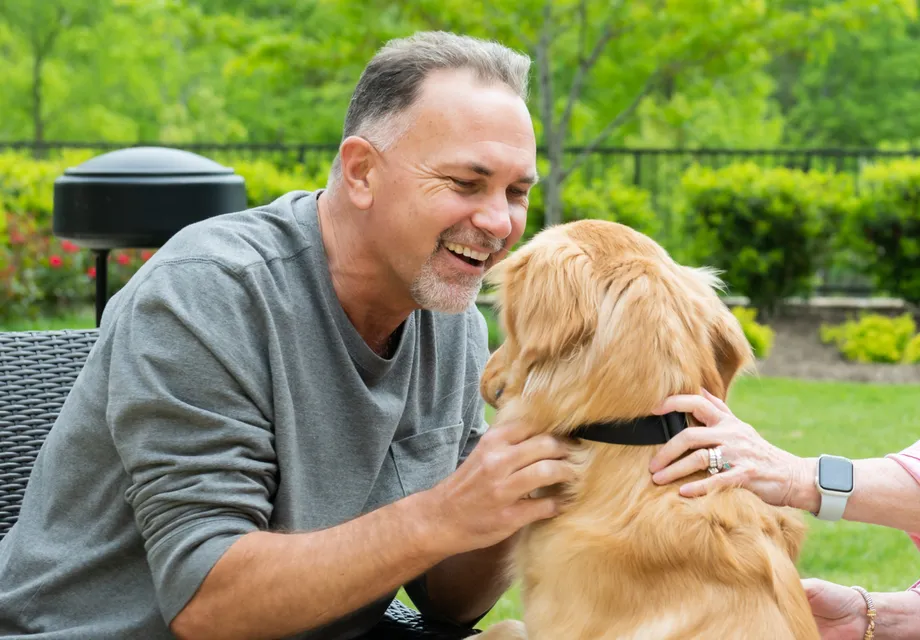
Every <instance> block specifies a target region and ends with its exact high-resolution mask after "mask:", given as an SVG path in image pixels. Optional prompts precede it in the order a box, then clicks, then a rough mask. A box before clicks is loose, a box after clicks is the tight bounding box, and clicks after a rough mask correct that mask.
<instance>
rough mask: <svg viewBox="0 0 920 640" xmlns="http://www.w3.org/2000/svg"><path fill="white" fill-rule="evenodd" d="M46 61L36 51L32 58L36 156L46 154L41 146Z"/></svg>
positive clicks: (42, 140)
mask: <svg viewBox="0 0 920 640" xmlns="http://www.w3.org/2000/svg"><path fill="white" fill-rule="evenodd" d="M44 62H45V61H44V58H43V57H42V55H40V54H39V52H38V51H36V52H35V57H34V58H33V60H32V131H33V136H32V141H33V142H34V143H35V146H34V147H33V148H32V155H33V156H34V157H35V158H39V157H42V156H43V155H44V150H43V149H42V148H41V146H42V143H43V142H44V141H45V120H44V118H43V117H42V66H43V65H44Z"/></svg>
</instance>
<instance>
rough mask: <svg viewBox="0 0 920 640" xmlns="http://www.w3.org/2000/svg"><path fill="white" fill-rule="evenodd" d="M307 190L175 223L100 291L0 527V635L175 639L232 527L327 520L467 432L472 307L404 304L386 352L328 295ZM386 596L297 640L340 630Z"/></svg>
mask: <svg viewBox="0 0 920 640" xmlns="http://www.w3.org/2000/svg"><path fill="white" fill-rule="evenodd" d="M316 197H317V193H308V192H302V191H298V192H292V193H289V194H287V195H285V196H283V197H281V198H279V199H278V200H277V201H275V202H273V203H271V204H270V205H267V206H264V207H260V208H256V209H253V210H248V211H243V212H239V213H233V214H227V215H223V216H218V217H214V218H211V219H208V220H205V221H203V222H200V223H197V224H194V225H191V226H189V227H186V228H185V229H183V230H182V231H181V232H179V233H178V234H176V235H175V236H174V237H173V238H172V239H171V240H170V241H169V242H168V243H167V244H166V245H165V246H164V247H162V249H161V250H160V251H158V252H157V253H156V255H155V256H154V257H153V258H152V259H151V260H149V261H148V262H147V263H146V264H145V265H144V266H143V267H142V268H141V269H140V270H139V271H138V273H137V274H136V275H135V276H134V277H133V278H132V279H131V281H130V282H129V283H128V284H127V285H126V286H125V287H124V288H123V289H121V290H120V291H119V292H118V293H117V294H116V295H115V296H113V297H112V299H111V300H110V301H109V303H108V306H107V307H106V311H105V316H104V318H103V323H102V327H101V330H100V335H99V339H98V342H97V343H96V345H95V347H94V348H93V350H92V352H91V354H90V355H89V358H88V360H87V362H86V366H85V368H84V370H83V371H82V373H81V374H80V376H79V377H78V378H77V380H76V383H75V385H74V387H73V390H72V392H71V394H70V396H69V397H68V399H67V402H66V403H65V405H64V408H63V410H62V412H61V414H60V417H59V418H58V421H57V423H56V424H55V426H54V428H53V429H52V430H51V433H50V434H49V436H48V439H47V441H46V443H45V446H44V447H43V449H42V450H41V452H40V454H39V457H38V460H37V462H36V465H35V468H34V470H33V473H32V476H31V480H30V483H29V486H28V489H27V491H26V495H25V499H24V502H23V505H22V511H21V515H20V519H19V521H18V522H17V524H16V525H15V526H14V527H13V529H12V530H11V531H10V533H9V534H8V535H7V536H6V538H4V539H3V540H2V541H0V635H2V636H3V637H9V636H10V635H12V636H14V637H16V636H19V635H23V636H24V635H27V634H28V636H29V638H30V639H31V640H44V639H52V638H54V639H59V638H60V639H64V638H66V639H67V640H75V639H78V638H93V639H95V640H105V639H108V638H112V639H115V638H118V639H119V640H121V639H123V638H145V639H148V640H153V639H155V638H169V637H172V636H171V634H170V632H169V629H168V624H169V622H170V621H171V620H172V619H173V618H174V617H175V616H176V614H178V613H179V612H180V611H181V610H182V608H183V607H184V606H185V605H186V603H187V602H188V601H189V600H190V599H191V597H192V596H193V595H194V593H195V591H196V590H197V589H198V587H199V586H200V585H201V583H202V581H203V580H204V578H205V576H206V575H207V573H208V571H210V569H211V568H212V567H213V566H214V564H215V563H216V562H217V560H218V559H219V558H220V557H221V555H222V554H223V553H224V552H225V551H226V550H227V549H228V548H229V547H230V545H232V544H233V543H234V542H235V541H236V540H238V539H239V538H240V537H241V536H243V535H244V534H246V533H248V532H251V531H256V530H281V531H310V530H316V529H322V528H328V527H333V526H335V525H337V524H340V523H342V522H345V521H347V520H350V519H353V518H355V517H357V516H359V515H361V514H364V513H367V512H369V511H371V510H373V509H376V508H379V507H381V506H383V505H386V504H388V503H391V502H393V501H396V500H399V499H400V498H403V497H404V496H406V495H409V494H411V493H414V492H417V491H421V490H424V489H427V488H429V487H431V486H433V485H434V484H435V483H436V482H438V481H439V480H440V479H442V478H444V477H445V476H447V475H448V474H450V473H451V472H452V471H453V470H454V469H455V468H456V467H457V466H458V464H459V463H460V462H462V461H463V460H464V459H465V457H466V455H468V453H469V452H470V450H471V449H472V448H473V446H475V444H476V442H477V441H478V438H479V437H480V435H481V434H482V432H483V431H484V430H485V428H486V424H485V419H484V405H483V402H482V400H481V398H480V396H479V387H478V384H479V376H480V374H481V371H482V368H483V366H484V365H485V361H486V359H487V357H488V353H489V352H488V340H487V330H486V324H485V321H484V319H483V317H482V315H481V314H480V313H479V312H478V310H477V309H476V308H475V307H471V308H470V309H468V310H467V311H466V312H465V313H462V314H456V315H446V314H439V313H432V312H428V311H416V312H414V313H413V314H412V315H411V316H410V317H409V318H408V319H407V320H406V322H405V325H404V327H403V331H402V334H401V336H400V340H399V344H398V347H397V348H396V351H395V354H394V355H393V357H392V358H391V359H384V358H381V357H379V356H378V355H377V354H375V353H374V352H373V351H372V350H371V349H370V348H369V347H368V346H367V344H366V343H365V342H364V341H363V340H362V338H361V336H360V335H359V334H358V333H357V331H356V330H355V328H354V326H353V325H352V324H351V323H350V321H349V320H348V318H347V316H346V315H345V313H344V311H343V310H342V307H341V306H340V304H339V302H338V299H337V297H336V294H335V291H334V289H333V287H332V281H331V279H330V274H329V271H328V268H327V262H326V256H325V252H324V247H323V243H322V240H321V238H320V235H319V227H318V222H317V209H316ZM410 588H412V586H410ZM412 593H413V595H414V594H415V593H416V592H415V591H414V590H413V591H412ZM391 599H392V598H391V597H387V598H384V599H382V600H381V601H379V602H376V603H373V604H371V605H369V606H368V607H366V608H364V609H362V610H361V611H358V612H355V613H354V614H353V615H351V616H348V617H346V619H344V620H341V621H339V622H338V623H334V624H332V625H329V626H328V627H326V628H324V629H320V630H314V631H313V632H308V633H304V634H301V635H298V636H295V637H298V638H311V639H315V638H343V639H344V638H353V637H355V636H357V635H359V634H360V633H361V632H363V631H365V630H366V629H367V628H368V627H369V626H371V625H372V624H373V623H374V621H375V620H376V619H377V618H378V617H379V616H380V614H381V613H382V612H383V611H384V609H385V608H386V606H387V604H388V603H389V601H390V600H391Z"/></svg>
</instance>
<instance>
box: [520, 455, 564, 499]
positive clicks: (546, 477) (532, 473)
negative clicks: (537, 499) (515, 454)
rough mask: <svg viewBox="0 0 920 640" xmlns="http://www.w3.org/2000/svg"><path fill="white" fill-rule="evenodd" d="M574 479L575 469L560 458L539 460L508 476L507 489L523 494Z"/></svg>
mask: <svg viewBox="0 0 920 640" xmlns="http://www.w3.org/2000/svg"><path fill="white" fill-rule="evenodd" d="M573 480H575V471H574V470H573V469H572V466H571V465H570V464H568V463H567V462H563V461H561V460H540V461H538V462H535V463H533V464H532V465H529V466H527V467H524V468H523V469H521V470H520V471H517V472H516V473H514V474H512V475H511V477H510V478H508V485H507V486H508V490H509V491H510V492H511V493H512V495H515V496H525V495H527V494H529V493H530V492H531V491H536V490H537V489H539V488H541V487H548V486H549V485H552V484H558V483H561V482H572V481H573Z"/></svg>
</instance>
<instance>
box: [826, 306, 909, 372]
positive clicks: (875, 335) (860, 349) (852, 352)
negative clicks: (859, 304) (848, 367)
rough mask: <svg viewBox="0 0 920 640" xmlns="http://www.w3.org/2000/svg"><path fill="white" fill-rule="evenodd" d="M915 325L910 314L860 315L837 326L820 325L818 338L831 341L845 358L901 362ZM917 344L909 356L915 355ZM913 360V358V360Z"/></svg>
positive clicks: (862, 360)
mask: <svg viewBox="0 0 920 640" xmlns="http://www.w3.org/2000/svg"><path fill="white" fill-rule="evenodd" d="M915 333H916V325H915V323H914V319H913V317H912V316H911V315H910V314H909V313H905V314H902V315H900V316H897V317H894V318H891V317H888V316H883V315H880V314H863V315H862V316H861V317H860V318H859V320H856V321H854V320H850V321H847V322H844V323H843V324H840V325H826V324H825V325H822V326H821V331H820V335H821V340H822V341H823V342H824V343H825V344H834V345H836V346H837V348H838V349H839V350H840V353H842V354H843V356H844V357H845V358H847V359H848V360H855V361H857V362H887V363H898V362H904V360H905V355H908V352H907V348H908V345H910V344H912V343H916V342H917V340H916V338H917V336H916V335H915ZM917 349H918V347H917V346H913V347H911V352H910V354H909V355H910V357H912V358H916V355H917ZM914 361H916V360H914Z"/></svg>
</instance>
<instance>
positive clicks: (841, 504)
mask: <svg viewBox="0 0 920 640" xmlns="http://www.w3.org/2000/svg"><path fill="white" fill-rule="evenodd" d="M847 498H849V496H836V495H833V494H830V493H821V506H820V507H819V508H818V513H816V514H815V517H817V518H818V519H819V520H840V518H842V517H843V512H844V511H845V510H846V508H847Z"/></svg>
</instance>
